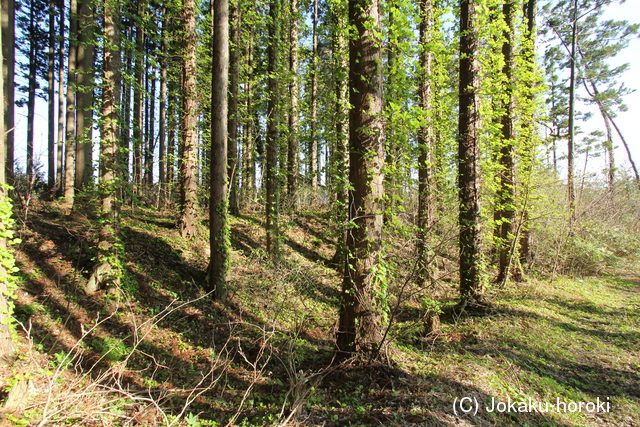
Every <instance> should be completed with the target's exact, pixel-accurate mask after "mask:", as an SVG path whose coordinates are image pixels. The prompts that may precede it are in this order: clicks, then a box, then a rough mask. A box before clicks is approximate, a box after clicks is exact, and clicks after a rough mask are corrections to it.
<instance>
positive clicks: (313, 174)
mask: <svg viewBox="0 0 640 427" xmlns="http://www.w3.org/2000/svg"><path fill="white" fill-rule="evenodd" d="M310 108H311V112H310V114H309V115H310V123H309V127H310V130H311V134H310V138H309V159H308V162H309V178H310V179H311V188H313V190H312V192H313V193H314V194H315V188H316V187H317V186H318V167H317V166H318V163H317V159H318V132H317V127H318V124H317V115H318V0H313V29H312V53H311V106H310Z"/></svg>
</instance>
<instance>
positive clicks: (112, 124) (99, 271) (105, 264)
mask: <svg viewBox="0 0 640 427" xmlns="http://www.w3.org/2000/svg"><path fill="white" fill-rule="evenodd" d="M118 5H119V1H118V0H106V1H105V6H104V36H105V40H104V46H103V56H104V61H103V70H104V75H103V82H102V87H103V90H102V112H101V113H102V114H101V115H102V117H101V119H102V120H101V123H100V127H101V141H100V186H99V188H100V202H101V203H100V204H101V211H102V212H101V213H102V224H101V228H100V237H99V241H98V255H97V260H96V261H97V262H96V266H95V267H94V269H93V273H92V275H91V277H90V278H89V281H88V282H87V285H86V287H85V291H86V292H87V293H89V294H92V293H94V292H96V291H97V290H98V289H99V288H100V287H101V286H103V285H105V284H106V283H108V282H112V283H113V282H115V283H117V282H118V281H119V274H118V273H119V272H118V270H117V269H118V264H119V263H118V262H117V261H115V262H114V260H117V259H118V257H119V249H118V245H116V243H117V238H116V233H117V228H118V225H117V218H118V205H117V200H116V187H117V182H118V180H117V175H118V171H117V168H118V164H117V159H118V141H117V140H118V128H119V120H118V115H119V111H118V102H119V100H120V11H119V6H118Z"/></svg>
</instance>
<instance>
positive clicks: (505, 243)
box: [496, 0, 524, 283]
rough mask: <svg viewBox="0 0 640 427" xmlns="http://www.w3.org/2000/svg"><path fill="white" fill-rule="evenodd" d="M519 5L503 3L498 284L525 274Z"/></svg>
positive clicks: (498, 196)
mask: <svg viewBox="0 0 640 427" xmlns="http://www.w3.org/2000/svg"><path fill="white" fill-rule="evenodd" d="M514 8H515V5H514V4H513V1H512V0H507V1H505V2H504V3H503V5H502V15H503V17H504V21H505V25H506V28H505V29H504V30H503V40H504V42H503V43H502V57H503V60H504V65H503V67H502V74H503V75H504V89H503V94H504V95H503V96H504V97H505V101H504V103H503V105H502V109H501V110H502V111H503V112H502V116H501V117H500V124H501V127H502V138H501V141H500V150H499V153H498V164H499V165H500V186H499V188H498V194H497V198H498V200H497V205H498V209H497V213H498V222H499V224H500V225H499V236H498V242H497V246H498V277H497V279H496V281H497V282H498V283H504V282H505V281H506V280H507V278H508V276H509V271H510V270H511V271H512V273H513V277H514V278H515V279H516V280H518V281H519V280H520V279H522V278H523V277H524V275H523V274H522V271H521V269H520V264H519V263H518V262H516V263H513V259H512V258H513V257H514V256H516V254H514V253H513V252H514V251H513V250H512V248H513V247H514V246H513V241H514V238H515V236H514V231H515V219H516V206H515V202H516V191H515V185H516V182H515V161H514V151H515V145H514V144H515V134H514V129H513V126H514V124H513V122H514V117H513V114H514V108H515V106H514V103H515V97H514V94H513V86H514V84H515V82H514V77H513V70H514V61H515V58H514V54H513V25H514V23H513V16H514V12H515V10H514Z"/></svg>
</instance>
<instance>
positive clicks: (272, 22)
mask: <svg viewBox="0 0 640 427" xmlns="http://www.w3.org/2000/svg"><path fill="white" fill-rule="evenodd" d="M278 3H279V2H278V0H270V2H269V46H268V48H267V58H268V59H267V60H268V64H267V76H268V77H267V79H268V83H267V85H268V92H269V96H268V105H267V159H266V163H265V165H264V167H265V168H266V190H267V201H266V217H267V220H266V232H267V253H268V254H269V256H271V257H272V258H275V257H276V256H277V254H278V250H279V248H278V111H277V105H278V76H276V73H277V64H278V40H279V39H280V35H279V33H280V31H279V25H278V24H279V22H278V13H279V10H278V9H279V8H278Z"/></svg>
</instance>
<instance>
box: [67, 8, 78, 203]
mask: <svg viewBox="0 0 640 427" xmlns="http://www.w3.org/2000/svg"><path fill="white" fill-rule="evenodd" d="M77 10H78V4H77V0H69V53H68V55H67V110H66V126H65V137H64V153H65V157H64V206H65V208H67V209H70V208H71V207H72V206H73V199H74V195H75V191H74V190H75V187H74V184H75V182H74V177H75V171H76V169H75V143H76V58H77V53H78V14H77Z"/></svg>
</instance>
